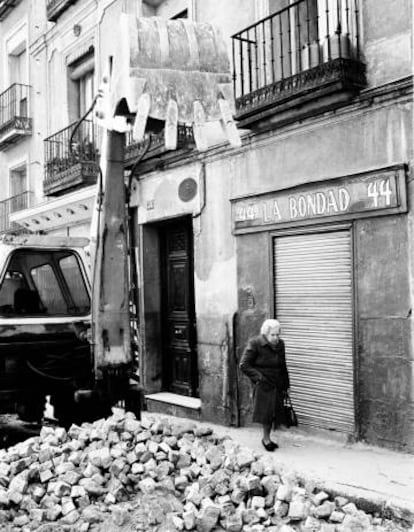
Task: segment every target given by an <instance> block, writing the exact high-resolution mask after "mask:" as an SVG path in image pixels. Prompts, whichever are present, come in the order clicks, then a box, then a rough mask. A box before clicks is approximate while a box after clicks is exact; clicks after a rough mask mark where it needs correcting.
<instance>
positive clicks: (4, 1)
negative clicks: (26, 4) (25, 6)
mask: <svg viewBox="0 0 414 532" xmlns="http://www.w3.org/2000/svg"><path fill="white" fill-rule="evenodd" d="M20 1H21V0H0V22H1V21H2V20H4V19H5V18H6V17H7V15H8V14H9V13H10V11H11V10H12V9H13V8H14V7H16V6H17V4H20Z"/></svg>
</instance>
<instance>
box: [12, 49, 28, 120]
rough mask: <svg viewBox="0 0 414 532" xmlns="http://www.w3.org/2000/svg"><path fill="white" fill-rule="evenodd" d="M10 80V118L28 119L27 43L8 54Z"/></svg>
mask: <svg viewBox="0 0 414 532" xmlns="http://www.w3.org/2000/svg"><path fill="white" fill-rule="evenodd" d="M8 64H9V79H10V87H11V92H10V102H9V105H10V113H11V116H10V118H15V117H20V118H22V117H27V116H28V101H27V91H26V88H25V87H23V86H25V85H27V84H28V83H27V51H26V43H25V42H24V43H21V44H20V45H19V46H18V47H16V48H15V49H13V51H10V52H9V54H8Z"/></svg>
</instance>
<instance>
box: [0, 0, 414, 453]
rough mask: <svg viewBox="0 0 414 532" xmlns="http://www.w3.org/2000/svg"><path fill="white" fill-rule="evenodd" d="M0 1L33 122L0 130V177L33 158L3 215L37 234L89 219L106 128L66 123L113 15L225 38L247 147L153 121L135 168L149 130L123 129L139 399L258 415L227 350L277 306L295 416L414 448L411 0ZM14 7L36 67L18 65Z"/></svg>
mask: <svg viewBox="0 0 414 532" xmlns="http://www.w3.org/2000/svg"><path fill="white" fill-rule="evenodd" d="M3 4H4V2H3ZM6 4H7V5H8V6H9V7H8V8H7V10H8V13H7V14H6V15H5V14H3V15H1V11H0V16H1V17H2V18H1V21H0V35H2V36H4V35H6V37H7V38H4V37H2V38H1V39H2V42H1V47H2V48H1V49H2V54H1V55H2V57H3V59H2V71H3V72H6V71H7V72H9V74H8V78H3V79H7V81H6V82H5V83H3V87H2V90H4V91H6V93H7V91H11V87H13V86H14V84H15V83H16V79H19V82H20V81H22V82H23V81H24V82H25V83H21V85H28V86H30V95H31V97H32V98H33V102H32V104H31V107H29V108H28V109H30V110H31V116H28V117H27V118H31V119H32V120H33V121H32V122H30V124H31V128H32V130H31V135H29V134H28V123H25V127H24V133H23V132H22V133H20V134H19V135H20V136H19V137H18V142H14V143H13V144H11V143H10V142H8V144H7V147H6V146H5V145H4V144H3V148H2V145H1V144H0V150H1V151H0V169H1V171H2V175H4V176H6V178H5V180H7V183H8V185H7V188H6V185H5V186H4V187H3V191H2V192H3V193H4V201H6V202H7V201H9V202H10V201H11V200H10V198H13V197H14V196H15V195H18V194H20V193H21V191H22V185H19V186H20V188H18V185H17V184H15V183H17V181H18V180H19V179H18V177H14V176H15V174H18V173H19V168H20V166H19V165H20V160H22V161H23V160H27V162H26V163H25V164H26V168H27V170H26V173H27V174H26V175H29V176H30V181H27V183H29V184H30V186H31V187H32V191H33V197H34V198H35V199H36V200H37V204H36V205H35V204H30V205H29V204H28V205H24V209H20V210H19V211H18V212H13V213H12V214H11V215H10V220H11V221H12V223H13V224H19V227H21V228H24V229H25V230H28V231H39V230H43V231H46V232H53V233H60V234H62V233H63V234H85V232H87V231H88V230H89V229H88V228H89V222H90V216H91V209H92V205H93V199H94V194H95V187H94V183H95V181H96V171H97V170H96V164H95V163H96V162H97V161H98V157H99V149H100V145H99V135H100V133H99V129H98V128H97V127H96V125H95V124H94V122H93V120H89V119H86V120H85V121H84V122H83V123H82V126H81V127H80V128H78V129H77V130H76V131H75V133H74V134H73V129H74V127H75V126H74V124H75V123H76V121H77V120H78V118H79V117H81V116H83V115H84V114H85V112H86V110H87V109H88V107H89V105H90V103H91V101H92V99H93V96H94V94H95V92H96V88H97V86H98V84H99V79H100V77H101V76H102V73H103V72H104V71H105V66H106V62H107V60H108V57H110V56H111V55H112V54H113V46H114V43H115V42H116V40H117V29H116V28H117V26H116V23H115V22H114V21H116V20H117V18H118V17H119V15H120V13H121V12H128V13H131V14H136V15H143V16H152V15H156V16H160V17H164V18H177V17H179V18H189V19H193V20H197V21H200V22H203V21H207V22H210V23H213V24H215V25H216V26H218V27H219V28H220V30H221V31H222V33H223V35H224V36H225V38H226V42H227V44H228V50H229V55H230V57H231V60H232V68H233V80H234V93H235V99H236V100H235V101H236V109H235V116H236V118H237V120H238V122H239V127H240V129H241V131H242V138H243V143H242V146H241V147H240V148H238V149H234V148H230V147H228V146H227V145H225V144H223V143H216V144H214V145H212V146H211V147H210V148H209V150H208V151H207V152H203V153H199V152H197V151H196V150H195V148H194V142H193V139H192V131H191V124H182V125H180V131H179V143H178V149H177V150H176V151H174V152H171V151H170V152H169V151H166V150H165V148H164V147H163V145H162V141H160V139H159V137H157V135H153V139H152V143H151V148H150V149H149V150H148V152H147V153H146V154H145V156H144V157H143V159H142V161H141V162H140V164H139V165H138V166H137V165H135V164H134V163H135V161H136V160H137V156H139V155H140V153H141V151H140V150H142V146H140V145H135V144H134V143H133V141H132V140H130V137H129V136H128V135H127V145H126V164H125V168H126V176H128V178H129V179H128V182H129V183H130V193H131V194H130V195H131V220H132V223H133V229H134V231H133V232H134V257H135V259H136V261H135V262H136V264H137V271H136V285H137V291H136V294H135V297H136V303H137V307H138V309H139V322H140V332H141V343H142V349H141V360H140V373H141V380H142V383H143V385H144V388H145V393H146V397H147V399H146V402H147V407H148V408H149V409H154V410H161V411H165V412H169V413H178V414H183V415H187V416H190V417H195V418H201V419H204V420H214V421H218V422H221V423H228V424H242V425H243V424H246V423H249V419H250V413H251V389H250V385H249V383H248V382H247V380H246V379H245V377H243V376H242V375H240V373H239V371H238V369H237V362H238V360H239V358H240V355H241V352H242V350H243V348H244V346H245V344H246V341H247V338H248V337H249V336H250V335H252V334H257V333H258V331H259V328H260V324H261V322H262V321H263V319H265V318H267V317H276V318H277V319H279V320H280V322H281V324H282V336H283V338H284V340H285V343H286V346H287V363H288V367H289V371H290V375H291V396H292V400H293V402H294V405H295V407H296V410H297V413H298V418H299V423H300V425H301V426H302V427H303V428H304V429H306V430H318V431H324V432H325V433H327V434H328V433H338V434H340V435H341V436H343V437H346V438H349V439H357V440H361V441H366V442H369V443H372V444H376V445H381V446H385V447H389V448H393V449H400V450H406V451H411V452H412V451H413V450H414V447H413V445H414V443H413V442H414V401H413V393H414V392H413V388H414V386H413V375H414V372H413V345H412V340H413V330H412V325H413V324H412V310H411V309H412V305H413V296H414V291H413V266H412V263H413V257H414V255H413V244H412V242H413V234H412V232H413V212H412V197H413V189H412V165H413V138H412V125H413V124H412V107H413V106H412V25H411V20H412V6H411V3H410V2H409V0H398V1H397V2H395V3H394V4H395V5H394V4H393V5H390V4H389V3H382V5H381V6H380V5H379V3H378V2H375V1H374V0H364V2H358V1H357V0H342V1H341V0H323V1H321V0H299V1H298V2H290V1H288V0H258V1H257V2H250V1H248V0H233V1H232V2H228V3H226V5H225V7H222V6H221V7H220V11H219V10H217V3H216V2H214V1H212V0H211V1H209V2H198V1H173V0H165V1H155V0H152V1H150V0H148V1H146V2H145V1H144V2H143V3H142V4H140V3H139V2H132V1H127V0H124V1H121V0H119V1H113V2H111V1H99V2H92V1H91V2H89V1H86V2H79V1H78V2H76V1H63V0H60V1H59V0H53V1H52V0H48V1H47V2H45V3H44V9H43V11H42V10H41V11H40V12H39V10H36V11H34V10H33V7H32V6H31V3H30V2H29V1H28V0H22V1H21V2H20V3H19V2H6ZM32 4H33V2H32ZM385 4H386V5H385ZM0 6H1V3H0ZM0 9H1V8H0ZM23 20H26V22H25V26H24V27H25V30H24V32H23V33H24V35H25V40H24V42H25V43H26V45H25V46H26V48H25V49H27V59H24V58H21V61H22V62H24V60H26V62H27V66H26V67H21V66H19V67H17V66H16V67H15V66H13V65H15V60H14V58H15V57H16V56H20V55H21V50H22V49H23V48H22V46H21V44H17V43H18V41H19V38H17V37H14V35H23V33H21V34H19V31H23V30H20V29H19V28H20V26H19V24H20V25H21V24H22V21H23ZM5 28H7V31H3V29H5ZM13 39H14V40H13ZM20 40H21V39H20ZM7 55H8V56H10V55H12V56H13V57H12V58H11V59H10V57H8V59H7ZM18 61H20V59H19V60H18ZM6 63H7V65H8V66H6ZM19 65H20V63H19ZM13 69H14V70H13ZM15 71H19V72H28V76H29V78H28V79H26V78H24V77H20V78H16V77H15V74H13V75H12V72H15ZM13 76H14V77H13ZM4 94H5V93H4V92H3V93H2V97H3V101H4V98H5V96H4ZM21 100H23V101H24V98H23V97H22V98H21V99H20V100H19V102H20V103H19V105H20V109H23V110H25V108H24V105H25V104H24V102H23V103H22V101H21ZM3 106H4V104H3ZM20 114H22V113H20ZM26 114H28V111H26ZM29 114H30V113H29ZM1 131H2V130H1V124H0V134H1ZM0 142H1V138H0ZM23 155H24V156H23ZM25 157H26V159H25ZM13 172H15V173H13ZM131 172H132V173H131ZM20 179H21V180H22V178H20ZM12 183H13V184H12ZM26 186H28V185H26ZM23 188H24V186H23ZM16 191H19V192H18V194H15V192H16ZM26 207H27V208H26Z"/></svg>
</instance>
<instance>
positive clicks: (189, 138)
mask: <svg viewBox="0 0 414 532" xmlns="http://www.w3.org/2000/svg"><path fill="white" fill-rule="evenodd" d="M194 145H195V143H194V135H193V128H192V127H191V126H186V125H184V124H179V125H178V132H177V149H176V150H173V151H168V150H166V149H165V140H164V129H162V130H161V131H160V132H159V133H147V134H146V136H145V139H144V140H143V141H141V142H136V141H135V140H134V139H133V138H132V133H131V132H129V133H127V135H126V145H125V166H126V167H130V166H133V165H134V163H135V161H136V160H137V159H138V158H139V157H141V156H142V159H141V163H140V164H141V167H142V168H144V167H145V168H148V166H150V165H151V164H152V165H154V164H158V163H159V162H160V161H161V160H162V161H163V162H166V161H167V160H169V159H171V157H178V156H181V155H182V154H183V150H191V149H192V148H193V147H194Z"/></svg>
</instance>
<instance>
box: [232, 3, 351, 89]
mask: <svg viewBox="0 0 414 532" xmlns="http://www.w3.org/2000/svg"><path fill="white" fill-rule="evenodd" d="M322 6H323V9H321V8H322ZM358 27H359V10H358V0H298V1H296V2H293V3H291V4H290V5H287V6H286V7H284V8H283V9H281V10H280V11H278V12H276V13H274V14H272V15H270V16H268V17H266V18H264V19H262V20H260V21H259V22H257V23H256V24H253V25H251V26H249V27H248V28H245V29H244V30H242V31H240V32H239V33H236V34H235V35H233V37H232V54H233V66H234V71H233V83H234V94H235V97H236V99H237V98H240V97H243V96H245V95H246V94H249V93H252V92H254V91H257V90H261V89H263V88H264V87H268V86H271V85H273V84H276V83H279V84H280V83H283V81H284V80H287V79H288V78H291V77H292V76H295V75H297V74H298V73H301V72H303V71H306V70H309V69H312V68H316V67H319V66H320V65H323V64H325V63H329V62H332V61H335V60H339V61H341V60H354V61H355V60H356V61H359V59H360V46H359V44H360V43H359V30H358Z"/></svg>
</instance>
